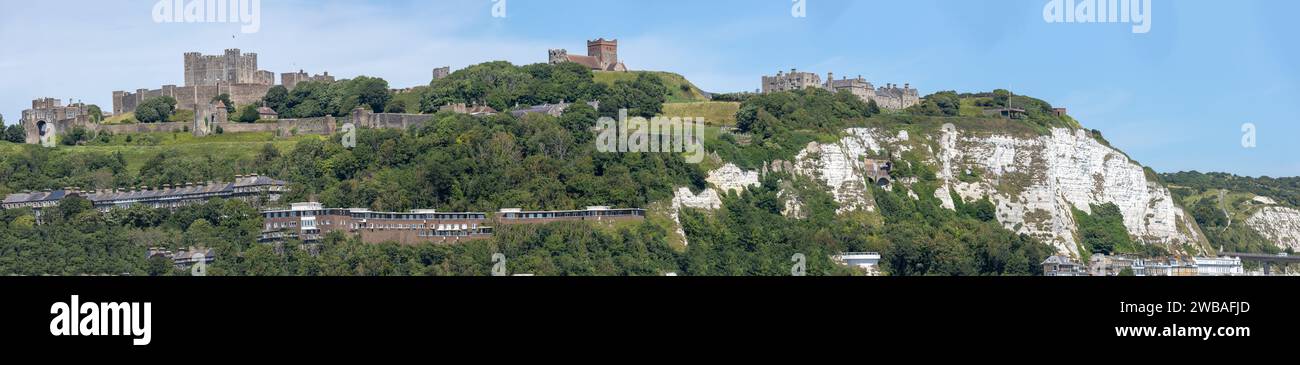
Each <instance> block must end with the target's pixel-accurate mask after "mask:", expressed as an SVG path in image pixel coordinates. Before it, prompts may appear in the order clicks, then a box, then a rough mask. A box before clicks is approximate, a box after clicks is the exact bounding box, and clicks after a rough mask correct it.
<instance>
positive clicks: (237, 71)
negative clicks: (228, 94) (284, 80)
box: [185, 48, 275, 87]
mask: <svg viewBox="0 0 1300 365" xmlns="http://www.w3.org/2000/svg"><path fill="white" fill-rule="evenodd" d="M274 83H275V75H273V74H271V72H270V71H263V70H258V69H257V54H256V53H241V52H240V51H239V49H238V48H232V49H227V50H226V53H225V54H223V55H204V54H202V53H199V52H187V53H185V86H187V87H191V86H216V85H220V84H227V85H240V84H257V85H271V84H274Z"/></svg>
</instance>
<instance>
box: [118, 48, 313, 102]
mask: <svg viewBox="0 0 1300 365" xmlns="http://www.w3.org/2000/svg"><path fill="white" fill-rule="evenodd" d="M184 59H185V69H184V78H185V84H184V86H176V85H163V86H162V88H160V89H153V90H150V89H137V90H135V92H129V91H122V90H119V91H114V92H113V114H114V115H121V114H123V113H130V112H133V111H135V108H136V106H139V105H140V103H143V102H144V101H145V100H148V99H150V98H155V97H160V96H170V97H172V98H173V99H176V108H177V109H186V110H197V109H198V108H199V107H201V106H203V105H206V104H207V103H209V102H210V101H211V100H212V99H214V98H216V97H217V96H218V95H221V94H227V95H230V100H231V101H232V102H234V103H235V104H236V105H248V104H257V103H258V102H260V101H261V100H262V98H263V97H265V96H266V92H267V91H268V90H271V87H272V86H275V73H272V72H271V71H265V70H259V69H257V54H256V53H242V51H240V50H239V49H238V48H234V49H227V50H226V52H225V54H223V55H204V54H201V53H198V52H189V53H185V54H184ZM280 79H281V82H282V83H283V84H284V87H285V88H287V89H289V90H293V88H294V87H296V86H297V85H298V84H299V83H302V82H305V81H318V82H334V76H330V74H329V72H326V73H324V74H321V75H312V76H308V75H307V73H306V72H303V71H302V70H298V72H290V73H283V74H281V75H280Z"/></svg>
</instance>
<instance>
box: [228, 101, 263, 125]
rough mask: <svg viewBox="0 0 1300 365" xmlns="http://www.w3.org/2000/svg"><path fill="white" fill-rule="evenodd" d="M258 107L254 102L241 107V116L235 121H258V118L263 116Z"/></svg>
mask: <svg viewBox="0 0 1300 365" xmlns="http://www.w3.org/2000/svg"><path fill="white" fill-rule="evenodd" d="M257 109H258V107H257V105H252V104H249V105H245V106H242V107H239V117H238V118H236V119H235V121H236V122H240V123H257V120H258V119H261V118H262V115H261V114H260V113H258V111H257Z"/></svg>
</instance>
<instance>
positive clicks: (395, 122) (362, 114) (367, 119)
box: [352, 108, 433, 130]
mask: <svg viewBox="0 0 1300 365" xmlns="http://www.w3.org/2000/svg"><path fill="white" fill-rule="evenodd" d="M430 119H433V116H432V115H429V114H402V113H373V112H371V111H370V110H367V109H364V108H357V109H355V110H353V111H352V124H354V125H356V126H357V127H365V128H375V129H401V130H406V129H409V128H411V127H419V126H423V125H424V123H426V122H428V121H429V120H430Z"/></svg>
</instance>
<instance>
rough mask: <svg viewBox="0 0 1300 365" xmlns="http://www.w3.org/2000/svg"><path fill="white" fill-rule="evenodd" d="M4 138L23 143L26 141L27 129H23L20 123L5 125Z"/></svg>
mask: <svg viewBox="0 0 1300 365" xmlns="http://www.w3.org/2000/svg"><path fill="white" fill-rule="evenodd" d="M0 122H3V120H0ZM4 140H5V141H9V142H13V143H24V142H26V141H27V131H25V130H23V126H21V125H18V124H13V125H10V126H8V127H5V133H4Z"/></svg>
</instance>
